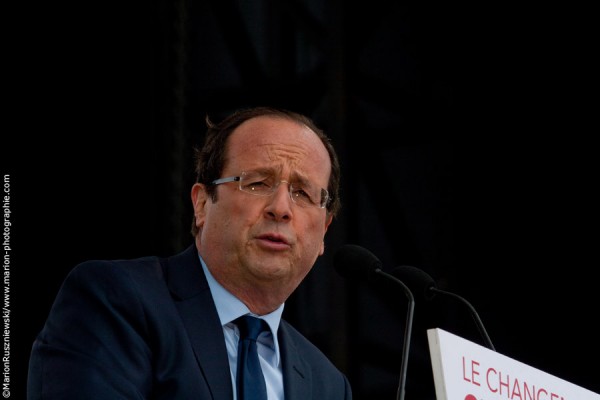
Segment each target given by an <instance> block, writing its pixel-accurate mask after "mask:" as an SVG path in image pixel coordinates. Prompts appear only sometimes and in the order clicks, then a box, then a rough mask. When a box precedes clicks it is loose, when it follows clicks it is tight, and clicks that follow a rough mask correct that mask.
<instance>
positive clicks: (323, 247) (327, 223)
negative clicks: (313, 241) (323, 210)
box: [319, 213, 333, 256]
mask: <svg viewBox="0 0 600 400" xmlns="http://www.w3.org/2000/svg"><path fill="white" fill-rule="evenodd" d="M332 221H333V215H331V214H329V213H327V217H326V219H325V232H323V236H325V233H327V229H329V225H331V222H332ZM324 253H325V238H323V241H322V242H321V251H320V252H319V255H320V256H322V255H323V254H324Z"/></svg>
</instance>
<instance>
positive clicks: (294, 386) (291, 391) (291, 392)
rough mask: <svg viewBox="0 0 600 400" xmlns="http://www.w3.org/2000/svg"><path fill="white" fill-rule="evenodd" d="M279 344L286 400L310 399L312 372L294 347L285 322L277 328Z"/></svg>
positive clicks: (294, 344)
mask: <svg viewBox="0 0 600 400" xmlns="http://www.w3.org/2000/svg"><path fill="white" fill-rule="evenodd" d="M279 344H280V349H281V361H282V363H283V388H284V393H285V399H286V400H306V399H310V398H311V393H312V372H311V369H310V368H309V366H308V365H307V363H306V361H304V359H303V358H302V355H301V353H300V351H299V350H298V348H297V347H296V342H295V341H294V339H293V337H292V335H291V333H290V332H289V330H288V328H287V325H286V323H285V321H281V325H280V327H279Z"/></svg>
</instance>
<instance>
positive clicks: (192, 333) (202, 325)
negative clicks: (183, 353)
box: [163, 246, 233, 400]
mask: <svg viewBox="0 0 600 400" xmlns="http://www.w3.org/2000/svg"><path fill="white" fill-rule="evenodd" d="M163 268H164V270H165V276H166V277H167V284H168V286H169V289H170V290H171V293H172V295H173V297H174V300H175V305H176V306H177V309H178V310H179V314H180V315H181V319H182V321H183V323H184V325H185V327H186V330H187V332H188V336H189V338H190V342H191V344H192V347H193V349H194V354H195V356H196V360H197V361H198V365H199V366H200V369H201V371H202V374H203V375H204V378H205V379H206V382H207V383H208V386H209V387H210V391H211V393H212V395H213V398H214V399H215V400H230V399H232V398H233V388H232V385H231V375H230V372H229V360H228V358H227V348H226V347H225V340H224V337H223V327H222V326H221V322H220V320H219V316H218V314H217V309H216V307H215V304H214V301H213V299H212V295H211V293H210V289H209V287H208V283H207V281H206V277H205V276H204V273H203V271H202V266H201V265H200V260H199V259H198V253H197V252H196V247H195V246H191V247H190V248H188V249H187V250H186V251H185V252H183V253H181V254H179V255H176V256H174V257H171V258H169V259H168V260H166V263H165V265H164V266H163Z"/></svg>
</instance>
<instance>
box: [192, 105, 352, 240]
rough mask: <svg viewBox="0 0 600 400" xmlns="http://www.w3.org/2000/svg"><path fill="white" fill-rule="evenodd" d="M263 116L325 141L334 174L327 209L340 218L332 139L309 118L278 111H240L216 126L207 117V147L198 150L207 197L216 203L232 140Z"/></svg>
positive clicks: (194, 230) (197, 160)
mask: <svg viewBox="0 0 600 400" xmlns="http://www.w3.org/2000/svg"><path fill="white" fill-rule="evenodd" d="M261 116H276V117H281V118H286V119H289V120H292V121H296V122H298V123H300V124H302V125H305V126H306V127H308V128H309V129H310V130H312V131H313V132H314V133H315V134H316V135H317V136H318V137H319V139H321V142H322V143H323V145H324V146H325V148H326V149H327V153H329V159H330V161H331V174H330V176H329V183H328V185H327V191H328V192H329V201H328V203H327V206H326V209H327V213H328V214H330V215H332V216H335V215H337V213H338V211H339V209H340V207H341V201H340V198H339V188H340V164H339V160H338V156H337V153H336V151H335V149H334V147H333V145H332V143H331V139H330V138H329V137H328V136H327V135H326V134H325V133H324V132H323V131H322V130H321V129H320V128H318V127H317V126H316V124H315V123H314V122H313V120H312V119H310V118H309V117H307V116H305V115H302V114H299V113H296V112H293V111H289V110H286V109H281V108H274V107H252V108H244V109H239V110H237V111H234V112H233V113H232V114H230V115H229V116H227V117H225V118H224V119H223V120H222V121H221V122H219V123H213V122H212V121H211V120H210V118H209V117H208V116H207V117H206V126H207V128H208V129H207V131H206V136H205V139H204V144H203V146H202V148H200V149H198V148H196V149H194V158H195V171H196V182H199V183H203V184H204V185H206V192H207V194H208V195H209V196H210V197H211V198H212V199H213V200H216V187H215V186H214V185H212V184H211V182H213V181H214V180H216V179H219V178H220V177H221V173H222V172H223V168H224V166H225V151H226V145H227V140H228V139H229V136H230V135H231V133H232V132H233V131H234V130H235V129H236V128H237V127H238V126H240V125H241V124H242V123H243V122H245V121H248V120H249V119H252V118H256V117H261ZM195 222H196V221H195V216H194V221H193V222H192V234H193V235H194V236H195V235H196V234H197V233H198V228H197V227H196V223H195Z"/></svg>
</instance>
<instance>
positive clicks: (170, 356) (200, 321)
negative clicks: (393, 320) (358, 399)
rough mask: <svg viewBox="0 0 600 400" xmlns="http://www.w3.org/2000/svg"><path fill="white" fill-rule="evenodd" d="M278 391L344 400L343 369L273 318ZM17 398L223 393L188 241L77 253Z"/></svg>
mask: <svg viewBox="0 0 600 400" xmlns="http://www.w3.org/2000/svg"><path fill="white" fill-rule="evenodd" d="M278 337H279V340H280V348H281V359H282V363H283V382H284V391H285V398H286V400H310V399H319V400H327V399H335V400H342V399H345V400H350V399H351V398H352V394H351V390H350V386H349V383H348V380H347V379H346V377H345V376H344V375H343V374H342V373H341V372H340V371H338V369H337V368H336V367H335V366H334V365H333V364H332V363H331V362H330V361H329V360H328V359H327V358H326V357H325V356H324V355H323V354H322V353H321V351H319V350H318V349H317V348H316V347H315V346H314V345H313V344H311V343H310V342H309V341H308V340H307V339H306V338H304V337H303V336H302V335H301V334H300V333H299V332H298V331H296V330H295V329H294V328H293V327H292V326H291V325H289V324H288V323H287V322H285V321H283V320H282V321H281V324H280V327H279V332H278ZM27 398H28V400H34V399H46V400H54V399H61V400H65V399H82V400H91V399H102V400H109V399H110V400H115V399H169V400H178V399H181V400H184V399H190V400H192V399H193V400H207V399H214V400H231V399H232V398H233V388H232V385H231V377H230V372H229V361H228V358H227V350H226V348H225V341H224V337H223V329H222V327H221V323H220V321H219V318H218V315H217V310H216V308H215V304H214V302H213V299H212V296H211V293H210V290H209V287H208V283H207V281H206V277H205V276H204V273H203V271H202V267H201V265H200V261H199V260H198V254H197V252H196V248H195V246H191V247H189V248H188V249H187V250H185V251H184V252H182V253H180V254H178V255H175V256H173V257H170V258H165V259H161V258H157V257H146V258H140V259H135V260H116V261H87V262H84V263H82V264H80V265H78V266H77V267H75V268H74V269H73V271H71V273H70V274H69V276H68V277H67V279H65V282H64V283H63V286H62V287H61V289H60V291H59V293H58V295H57V297H56V300H55V302H54V304H53V306H52V309H51V311H50V315H49V316H48V319H47V321H46V324H45V325H44V327H43V329H42V331H41V332H40V334H39V335H38V337H37V339H36V340H35V342H34V344H33V348H32V353H31V358H30V362H29V377H28V382H27Z"/></svg>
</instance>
